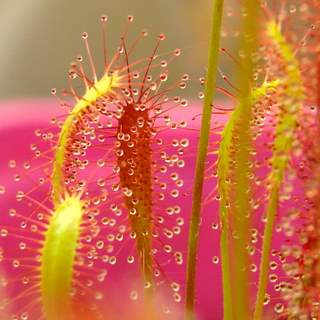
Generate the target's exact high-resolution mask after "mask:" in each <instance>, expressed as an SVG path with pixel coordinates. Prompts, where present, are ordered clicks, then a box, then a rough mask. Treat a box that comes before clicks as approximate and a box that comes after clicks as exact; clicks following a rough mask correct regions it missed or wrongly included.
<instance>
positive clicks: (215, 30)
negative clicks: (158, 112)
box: [186, 0, 224, 319]
mask: <svg viewBox="0 0 320 320" xmlns="http://www.w3.org/2000/svg"><path fill="white" fill-rule="evenodd" d="M223 4H224V1H223V0H215V1H213V11H212V27H211V36H210V44H209V57H208V74H207V78H206V84H205V98H204V105H203V114H202V123H201V131H200V141H199V146H198V153H197V161H196V170H195V180H194V188H193V203H192V213H191V221H190V230H189V244H188V261H187V285H186V311H187V318H188V319H193V318H194V301H195V278H196V257H197V247H198V239H199V228H200V212H201V199H202V188H203V180H204V169H205V160H206V156H207V149H208V143H209V135H210V123H211V113H212V110H211V109H212V107H211V105H212V101H213V98H214V94H215V89H216V74H217V65H218V56H219V45H220V32H221V23H222V13H223Z"/></svg>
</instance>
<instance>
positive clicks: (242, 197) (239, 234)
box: [230, 0, 259, 320]
mask: <svg viewBox="0 0 320 320" xmlns="http://www.w3.org/2000/svg"><path fill="white" fill-rule="evenodd" d="M242 3H243V4H242V8H243V9H244V10H245V11H246V13H247V14H246V15H245V16H243V18H242V28H241V30H242V32H241V40H240V49H241V50H242V52H243V54H244V59H243V68H242V70H240V72H239V82H240V83H239V85H240V96H239V106H238V108H239V122H238V125H237V130H236V131H237V135H236V137H235V138H236V141H237V148H236V153H235V155H234V157H235V163H236V164H235V167H234V169H233V177H232V180H233V188H232V191H231V197H232V199H231V200H232V201H230V205H231V211H232V221H231V222H232V225H233V230H232V234H231V237H232V239H231V243H232V245H231V249H232V250H233V252H234V255H230V256H231V259H232V260H231V266H232V267H231V268H232V269H231V286H232V294H233V297H232V298H233V301H232V307H233V319H237V320H247V319H249V318H250V305H249V296H250V291H249V282H250V281H249V265H250V263H249V262H250V259H249V254H248V251H247V248H246V244H247V243H248V240H249V239H248V237H249V219H250V216H251V210H252V209H251V208H252V206H251V203H250V200H251V181H250V175H251V173H252V171H251V167H250V165H249V164H250V162H251V160H252V159H251V157H252V156H251V149H252V133H251V121H252V108H253V100H254V99H253V98H254V97H253V95H252V85H251V79H252V75H253V72H254V68H255V62H254V61H253V58H252V57H253V54H254V52H255V51H256V45H257V43H256V42H257V41H256V40H257V39H256V38H257V32H258V24H259V19H258V4H257V2H256V1H252V0H243V1H242Z"/></svg>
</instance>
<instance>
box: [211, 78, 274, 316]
mask: <svg viewBox="0 0 320 320" xmlns="http://www.w3.org/2000/svg"><path fill="white" fill-rule="evenodd" d="M278 85H279V82H278V81H271V82H265V83H263V84H262V85H261V87H259V88H256V89H254V90H253V92H252V94H251V97H252V105H254V104H255V103H257V102H258V101H259V100H261V99H263V98H264V97H265V96H266V95H267V93H268V92H269V91H270V90H274V89H275V88H276V87H277V86H278ZM240 111H241V108H236V109H235V111H234V112H233V113H232V115H231V116H230V118H229V121H228V123H227V124H226V126H225V128H224V130H223V132H222V140H221V142H220V146H219V150H218V168H217V172H218V192H219V195H220V198H221V199H220V222H221V236H220V250H221V268H222V283H223V303H224V306H225V308H224V319H232V318H235V316H234V315H233V311H232V310H233V308H232V307H233V303H232V285H231V281H232V278H231V274H230V265H231V263H230V252H229V242H230V238H229V237H230V232H231V231H230V228H229V224H230V222H229V215H230V214H231V213H230V212H229V210H230V209H229V208H230V202H231V199H230V192H231V190H230V186H229V183H226V181H228V180H229V179H230V177H229V171H230V161H232V159H233V157H232V155H231V151H232V149H233V142H234V141H233V139H232V138H233V135H234V130H235V126H236V124H239V121H240V120H241V119H239V116H240V115H241V112H240ZM228 203H229V205H228ZM228 207H229V208H228Z"/></svg>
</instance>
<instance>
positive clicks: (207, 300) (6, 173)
mask: <svg viewBox="0 0 320 320" xmlns="http://www.w3.org/2000/svg"><path fill="white" fill-rule="evenodd" d="M109 20H110V19H109V18H108V16H107V15H104V14H103V15H101V17H100V32H101V35H102V41H101V44H102V45H101V47H102V52H103V61H102V63H101V61H99V62H97V61H96V59H95V52H93V50H92V47H93V46H92V43H91V41H90V35H89V34H88V33H87V32H83V33H82V35H81V38H82V41H83V54H79V55H77V56H76V57H75V59H74V61H73V62H72V63H71V64H70V68H69V70H68V72H67V87H66V88H65V89H64V90H63V91H62V92H60V91H59V90H57V89H55V88H52V89H51V94H52V98H50V99H48V100H45V101H35V102H34V103H33V104H34V105H35V107H36V108H37V106H39V105H40V104H46V105H47V107H48V108H54V106H55V107H56V110H57V111H55V112H56V114H55V116H53V117H51V119H50V120H49V121H48V113H46V112H40V111H39V114H38V115H37V117H36V119H35V118H32V117H30V116H29V115H28V113H29V108H32V107H34V106H32V105H31V104H32V103H30V102H29V103H28V102H26V103H25V104H23V105H22V106H21V108H19V121H18V122H15V117H14V116H13V113H12V111H11V109H14V108H17V107H16V106H15V104H14V103H8V106H6V107H4V108H5V110H7V111H0V114H1V117H3V118H4V119H6V121H7V122H6V125H5V126H4V127H3V128H0V132H1V136H2V138H1V139H2V142H1V144H0V146H1V149H2V155H1V159H2V158H3V159H5V161H6V163H7V166H6V167H5V168H0V170H1V177H0V196H1V197H0V315H1V317H0V318H1V319H8V320H9V319H11V320H40V319H41V320H42V319H43V320H75V319H83V320H84V319H93V320H94V319H97V320H98V319H159V320H160V319H186V320H192V319H203V320H211V319H212V320H214V319H217V320H219V319H224V320H242V319H243V320H249V319H253V320H260V319H303V320H309V319H320V255H319V252H320V231H319V227H320V222H319V221H320V220H319V219H320V140H319V139H320V111H319V110H320V109H319V108H320V44H319V43H320V36H319V35H320V33H319V32H320V30H319V27H320V3H319V2H318V0H306V1H295V0H277V1H272V0H270V1H262V0H261V1H258V0H238V1H233V2H231V1H230V3H229V1H228V0H213V1H212V12H211V21H212V24H211V31H210V34H209V35H208V44H209V45H208V48H209V51H208V64H207V66H204V70H206V72H205V74H201V70H199V80H200V81H194V79H192V78H191V77H190V76H189V74H188V66H185V72H186V73H184V74H180V75H176V74H174V73H173V72H171V65H172V64H174V63H175V61H176V60H177V59H179V57H180V55H181V54H182V53H183V50H181V49H179V48H172V49H171V50H169V51H168V50H164V49H162V45H163V42H164V41H165V40H166V35H165V34H159V35H157V36H155V35H154V34H152V31H150V32H148V31H147V30H144V29H143V30H141V31H140V32H138V33H135V32H134V31H132V28H131V26H132V25H133V24H134V23H135V21H134V20H135V19H134V17H133V16H132V15H127V16H124V19H123V20H124V22H123V29H122V30H114V27H113V25H112V19H111V21H109ZM98 27H99V25H98ZM98 30H99V29H98ZM110 32H112V33H117V34H119V37H118V39H119V40H118V42H117V43H111V41H109V37H108V35H109V33H110ZM227 39H229V40H228V41H226V40H227ZM230 39H232V41H230ZM140 42H148V43H150V46H149V47H150V49H149V51H147V52H144V54H143V55H140V51H139V45H140ZM226 44H227V45H226ZM222 60H226V61H228V63H227V64H226V63H224V64H222V63H221V61H222ZM101 65H102V67H101ZM227 65H228V68H226V66H227ZM187 86H188V87H190V86H194V87H196V88H199V87H200V86H201V87H202V88H201V89H200V90H199V91H200V92H199V94H198V95H197V97H188V99H186V97H185V91H184V89H185V88H186V87H187ZM57 106H58V107H59V109H58V108H57ZM44 109H45V110H46V108H42V110H44ZM1 112H3V114H2V113H1ZM8 119H9V120H8ZM34 125H35V126H34ZM30 133H31V134H30ZM20 138H22V139H20ZM3 146H4V147H3ZM9 148H13V149H15V150H16V151H15V154H16V157H15V158H9V159H7V158H6V150H9ZM25 149H28V152H25V151H23V150H25ZM1 163H2V162H1Z"/></svg>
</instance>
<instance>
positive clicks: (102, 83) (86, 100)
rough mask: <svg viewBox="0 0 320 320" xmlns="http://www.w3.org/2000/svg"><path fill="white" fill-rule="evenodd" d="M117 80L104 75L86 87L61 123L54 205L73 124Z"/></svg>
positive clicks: (60, 190)
mask: <svg viewBox="0 0 320 320" xmlns="http://www.w3.org/2000/svg"><path fill="white" fill-rule="evenodd" d="M117 81H118V76H117V74H115V75H112V76H108V75H107V74H106V75H104V76H103V77H102V78H101V79H100V80H99V81H97V82H96V83H95V84H94V85H93V86H92V87H91V88H89V89H87V91H86V93H85V94H84V96H83V97H82V98H81V99H80V100H79V101H78V102H77V103H76V105H75V106H74V108H73V109H72V111H71V112H70V114H69V115H68V116H67V118H66V120H65V122H64V123H63V125H62V128H61V131H60V134H59V140H58V143H57V147H56V151H55V155H54V161H53V168H52V198H53V202H54V204H55V206H57V205H58V204H59V202H60V198H61V197H62V196H63V194H64V191H65V188H64V164H65V160H66V156H67V151H68V147H70V137H71V136H72V133H73V129H74V125H75V123H76V121H77V120H78V119H79V118H81V116H82V115H83V113H84V112H85V111H86V110H87V108H88V107H89V106H90V105H93V104H94V103H95V102H96V101H97V99H99V98H101V97H103V96H104V95H106V94H108V93H110V92H111V91H112V88H114V87H115V86H116V85H117Z"/></svg>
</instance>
